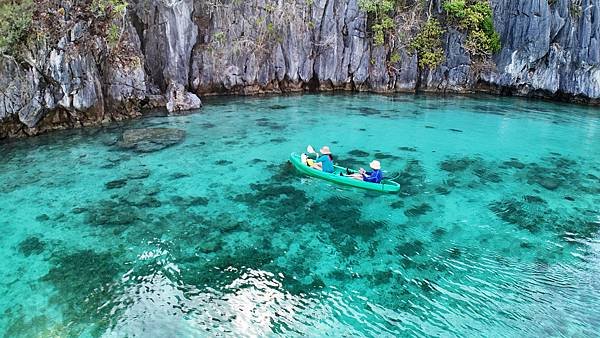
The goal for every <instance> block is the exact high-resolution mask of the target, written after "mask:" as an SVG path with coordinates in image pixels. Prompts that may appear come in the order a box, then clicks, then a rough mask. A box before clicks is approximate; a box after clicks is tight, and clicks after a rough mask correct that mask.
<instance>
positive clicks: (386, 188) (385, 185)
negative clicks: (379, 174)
mask: <svg viewBox="0 0 600 338" xmlns="http://www.w3.org/2000/svg"><path fill="white" fill-rule="evenodd" d="M290 161H291V162H292V164H293V165H294V167H296V169H298V170H299V171H300V172H302V173H304V174H306V175H309V176H313V177H317V178H321V179H324V180H327V181H331V182H334V183H338V184H343V185H349V186H352V187H356V188H361V189H367V190H373V191H381V192H397V191H398V190H400V184H398V183H396V182H394V181H390V180H385V179H384V180H383V181H381V183H370V182H365V181H359V180H357V179H354V178H351V177H345V176H340V173H346V168H344V167H340V166H337V165H336V166H334V169H335V171H334V172H333V173H332V174H330V173H325V172H322V171H320V170H316V169H313V168H311V167H309V166H307V165H306V164H304V163H302V159H301V157H300V155H299V154H296V153H292V154H291V155H290ZM353 171H354V172H357V170H353Z"/></svg>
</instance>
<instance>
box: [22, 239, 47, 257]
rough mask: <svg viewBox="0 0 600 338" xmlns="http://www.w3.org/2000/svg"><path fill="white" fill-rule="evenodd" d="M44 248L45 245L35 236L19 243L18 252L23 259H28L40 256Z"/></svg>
mask: <svg viewBox="0 0 600 338" xmlns="http://www.w3.org/2000/svg"><path fill="white" fill-rule="evenodd" d="M45 247H46V243H44V242H43V241H42V240H41V239H39V238H38V237H36V236H30V237H27V238H26V239H25V240H23V241H22V242H21V243H19V252H20V253H22V254H23V255H24V256H25V257H29V256H31V255H39V254H41V253H42V252H44V249H45Z"/></svg>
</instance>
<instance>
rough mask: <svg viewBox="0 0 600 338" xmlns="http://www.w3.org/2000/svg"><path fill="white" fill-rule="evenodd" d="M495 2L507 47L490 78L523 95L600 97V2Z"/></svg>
mask: <svg viewBox="0 0 600 338" xmlns="http://www.w3.org/2000/svg"><path fill="white" fill-rule="evenodd" d="M492 2H493V6H494V14H495V21H496V22H495V25H496V30H497V31H498V32H499V33H500V35H501V36H502V42H503V46H504V48H503V49H502V51H501V52H500V54H499V55H498V56H497V57H496V58H495V61H496V64H497V71H496V72H492V73H490V74H487V75H486V76H484V79H485V80H487V81H488V82H490V83H491V84H494V85H496V86H498V87H507V88H510V89H512V90H514V91H515V92H516V93H517V94H521V95H528V94H533V93H536V92H542V93H544V92H545V93H549V94H559V95H564V96H581V97H585V98H592V99H599V98H600V1H598V0H581V1H580V3H581V6H580V7H579V6H577V5H576V4H575V3H574V2H572V1H571V0H556V1H554V3H553V4H552V5H549V4H548V1H547V0H532V1H519V0H494V1H492Z"/></svg>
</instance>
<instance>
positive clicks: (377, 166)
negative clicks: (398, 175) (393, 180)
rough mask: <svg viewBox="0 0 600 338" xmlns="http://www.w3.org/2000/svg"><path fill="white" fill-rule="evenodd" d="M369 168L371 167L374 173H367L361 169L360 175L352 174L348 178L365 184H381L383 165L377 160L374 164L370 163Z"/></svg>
mask: <svg viewBox="0 0 600 338" xmlns="http://www.w3.org/2000/svg"><path fill="white" fill-rule="evenodd" d="M369 166H370V167H371V169H373V171H365V170H364V169H363V168H360V172H359V173H358V174H351V175H346V176H348V177H352V178H354V179H357V180H361V181H365V182H371V183H381V180H383V172H382V171H381V163H380V162H379V161H377V160H373V162H371V163H369Z"/></svg>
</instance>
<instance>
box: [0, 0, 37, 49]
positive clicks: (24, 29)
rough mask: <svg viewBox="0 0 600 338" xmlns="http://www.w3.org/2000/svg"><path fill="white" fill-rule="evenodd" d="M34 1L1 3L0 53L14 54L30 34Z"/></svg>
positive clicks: (24, 0)
mask: <svg viewBox="0 0 600 338" xmlns="http://www.w3.org/2000/svg"><path fill="white" fill-rule="evenodd" d="M32 16H33V1H32V0H22V1H19V0H17V1H6V0H2V1H0V53H2V54H14V52H15V51H16V50H17V49H18V48H19V46H20V45H21V44H22V43H23V41H24V40H25V39H26V38H27V35H28V34H29V29H30V27H31V21H32Z"/></svg>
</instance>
